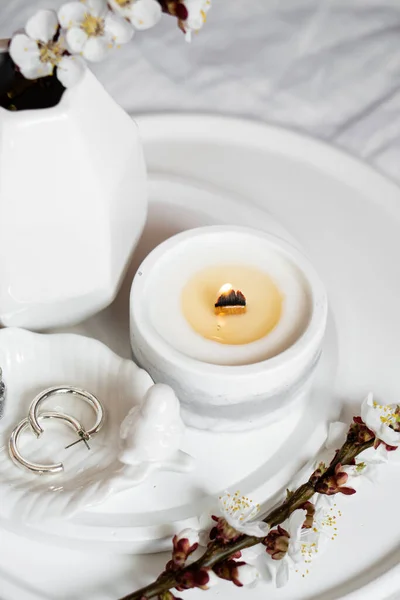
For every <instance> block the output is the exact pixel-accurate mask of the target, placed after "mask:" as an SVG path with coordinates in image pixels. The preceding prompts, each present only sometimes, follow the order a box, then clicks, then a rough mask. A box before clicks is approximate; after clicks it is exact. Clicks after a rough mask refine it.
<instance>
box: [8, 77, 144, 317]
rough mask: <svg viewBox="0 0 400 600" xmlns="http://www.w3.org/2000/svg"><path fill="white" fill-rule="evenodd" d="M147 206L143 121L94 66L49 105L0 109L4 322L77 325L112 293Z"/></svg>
mask: <svg viewBox="0 0 400 600" xmlns="http://www.w3.org/2000/svg"><path fill="white" fill-rule="evenodd" d="M146 210H147V195H146V169H145V164H144V159H143V152H142V146H141V142H140V138H139V134H138V129H137V126H136V124H135V123H134V122H133V121H132V119H131V118H130V117H129V116H128V115H127V114H126V113H125V112H124V111H123V110H122V109H121V108H120V107H119V106H118V105H117V104H116V103H115V102H114V101H113V100H112V99H111V98H110V96H109V95H108V94H107V93H106V91H105V90H104V88H103V87H102V86H101V84H100V83H99V82H98V81H97V79H96V78H95V77H94V75H93V74H92V73H91V72H90V71H89V70H87V72H86V74H85V76H84V78H83V80H82V81H81V82H80V83H79V84H78V85H77V86H75V87H73V88H70V89H69V90H66V91H65V92H64V95H63V96H62V98H61V100H60V102H59V104H58V105H57V106H55V107H52V108H48V109H38V110H27V111H19V112H10V111H6V110H4V109H2V108H0V224H1V230H0V323H1V324H2V325H5V326H18V327H26V328H29V329H44V328H48V327H55V326H61V325H69V324H74V323H77V322H79V321H81V320H83V319H85V318H87V317H88V316H90V315H91V314H93V313H95V312H97V311H99V310H101V309H102V308H104V307H105V306H107V305H108V304H109V303H110V302H111V301H112V300H113V298H114V297H115V295H116V293H117V291H118V288H119V286H120V283H121V281H122V278H123V275H124V272H125V269H126V267H127V265H128V264H129V260H130V257H131V254H132V251H133V249H134V248H135V245H136V244H137V241H138V239H139V237H140V235H141V232H142V229H143V226H144V222H145V218H146Z"/></svg>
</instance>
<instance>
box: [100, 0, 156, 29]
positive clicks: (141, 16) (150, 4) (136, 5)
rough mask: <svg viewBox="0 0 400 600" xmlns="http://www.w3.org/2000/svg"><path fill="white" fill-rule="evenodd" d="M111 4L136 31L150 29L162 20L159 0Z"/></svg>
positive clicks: (122, 0)
mask: <svg viewBox="0 0 400 600" xmlns="http://www.w3.org/2000/svg"><path fill="white" fill-rule="evenodd" d="M109 4H110V6H111V7H112V8H113V10H114V11H115V12H117V13H119V14H120V15H121V16H122V17H124V18H125V19H128V21H130V22H131V23H132V25H133V26H134V27H135V28H136V29H150V27H154V25H157V23H158V22H159V20H160V19H161V14H162V10H161V4H159V2H157V0H109Z"/></svg>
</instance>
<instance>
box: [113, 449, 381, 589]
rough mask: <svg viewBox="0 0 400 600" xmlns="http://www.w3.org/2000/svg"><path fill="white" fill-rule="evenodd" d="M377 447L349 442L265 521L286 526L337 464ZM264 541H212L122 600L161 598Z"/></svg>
mask: <svg viewBox="0 0 400 600" xmlns="http://www.w3.org/2000/svg"><path fill="white" fill-rule="evenodd" d="M373 444H374V440H371V441H369V442H365V443H363V444H355V443H351V442H348V441H346V442H345V443H344V444H343V446H342V447H341V449H340V450H339V451H338V452H337V454H336V456H335V458H334V459H333V460H332V462H331V464H330V465H329V467H328V469H327V470H326V471H325V472H324V473H323V474H322V475H321V476H320V477H319V478H318V479H317V480H316V481H313V482H311V481H310V480H309V481H308V482H307V483H304V484H303V485H301V486H300V487H299V488H297V490H295V491H294V492H293V493H292V494H291V495H290V497H289V498H287V499H286V500H285V501H284V502H283V503H282V504H281V505H280V506H277V507H276V508H275V509H273V510H272V511H271V512H270V513H269V514H268V515H267V516H266V517H265V519H264V521H265V522H266V523H268V524H269V525H270V526H271V527H275V526H276V525H279V524H280V523H283V522H284V521H285V520H286V519H287V518H288V517H289V516H290V515H291V514H292V513H293V512H294V511H295V510H297V509H298V508H300V507H301V506H303V505H304V504H305V502H307V500H310V498H312V496H313V495H314V494H315V493H316V491H315V487H316V484H317V482H319V483H321V482H323V481H324V480H327V479H328V478H329V477H331V476H332V475H333V474H334V472H335V467H336V466H337V465H338V464H341V465H351V464H352V463H353V461H354V459H355V457H356V456H358V455H359V454H361V452H364V450H367V449H368V448H371V447H372V446H373ZM262 540H263V538H258V537H254V536H247V535H242V536H241V537H240V538H238V539H237V540H235V541H234V542H231V543H228V544H222V543H221V542H213V543H212V544H210V545H209V546H208V548H207V550H206V551H205V553H204V554H203V556H201V557H200V558H199V559H198V560H197V561H196V562H194V563H191V564H190V565H189V566H186V567H183V568H182V569H180V570H179V571H175V572H171V573H163V574H162V575H160V577H159V578H158V579H157V580H156V581H154V582H153V583H151V584H150V585H148V586H146V587H144V588H142V589H140V590H138V591H137V592H133V593H132V594H128V595H127V596H124V598H121V599H120V600H150V599H151V598H158V597H159V596H160V595H161V594H162V593H163V592H166V591H168V590H171V589H172V588H174V587H175V586H176V585H177V584H178V578H179V577H180V576H182V575H183V574H184V573H185V571H189V570H190V571H192V570H194V569H196V568H212V567H214V566H215V565H217V564H218V563H219V562H222V561H224V560H226V559H227V558H229V557H230V556H232V554H234V553H235V552H238V551H239V550H244V549H245V548H250V547H251V546H255V545H257V544H259V543H260V542H262Z"/></svg>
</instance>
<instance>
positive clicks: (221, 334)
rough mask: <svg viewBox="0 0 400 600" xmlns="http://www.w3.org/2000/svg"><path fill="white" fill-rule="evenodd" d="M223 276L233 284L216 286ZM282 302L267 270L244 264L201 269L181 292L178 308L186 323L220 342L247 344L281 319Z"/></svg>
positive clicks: (205, 335) (280, 295)
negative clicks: (179, 306)
mask: <svg viewBox="0 0 400 600" xmlns="http://www.w3.org/2000/svg"><path fill="white" fill-rule="evenodd" d="M224 278H225V279H229V280H230V281H233V282H235V285H233V284H231V283H225V284H224V285H222V286H221V287H220V288H219V285H220V282H221V281H223V280H224ZM216 290H217V293H216ZM241 290H244V291H245V294H244V293H243V292H242V291H241ZM282 303H283V295H282V293H281V291H280V290H279V288H278V286H277V285H276V283H275V282H274V281H273V280H272V279H271V277H270V276H269V275H268V274H267V273H264V272H262V271H259V270H258V269H253V268H251V267H244V266H232V265H222V266H217V267H209V268H207V269H204V270H202V271H200V272H199V273H196V274H195V275H194V277H192V278H191V279H190V280H189V281H188V282H187V284H186V285H185V286H184V288H183V291H182V311H183V315H184V317H185V319H186V320H187V322H188V323H189V325H190V326H191V327H192V329H193V330H194V331H196V332H197V333H199V334H200V335H201V336H203V337H204V338H206V339H209V340H213V341H215V342H218V343H221V344H233V345H236V344H250V343H251V342H255V341H256V340H259V339H260V338H263V337H265V336H266V335H268V334H269V333H270V332H271V331H272V330H273V329H274V327H275V326H276V325H277V324H278V322H279V320H280V318H281V314H282Z"/></svg>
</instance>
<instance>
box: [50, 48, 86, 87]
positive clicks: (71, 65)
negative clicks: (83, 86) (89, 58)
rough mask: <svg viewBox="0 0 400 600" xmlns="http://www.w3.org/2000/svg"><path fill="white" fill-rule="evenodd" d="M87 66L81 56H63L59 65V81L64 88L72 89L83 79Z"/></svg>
mask: <svg viewBox="0 0 400 600" xmlns="http://www.w3.org/2000/svg"><path fill="white" fill-rule="evenodd" d="M85 66H86V65H85V62H84V61H83V60H82V59H81V58H80V57H79V56H63V57H62V59H61V60H60V62H59V63H58V65H57V79H58V80H59V81H61V83H62V84H63V86H64V87H66V88H69V87H72V86H73V85H76V84H77V83H78V82H79V81H80V80H81V79H82V76H83V73H84V72H85Z"/></svg>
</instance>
